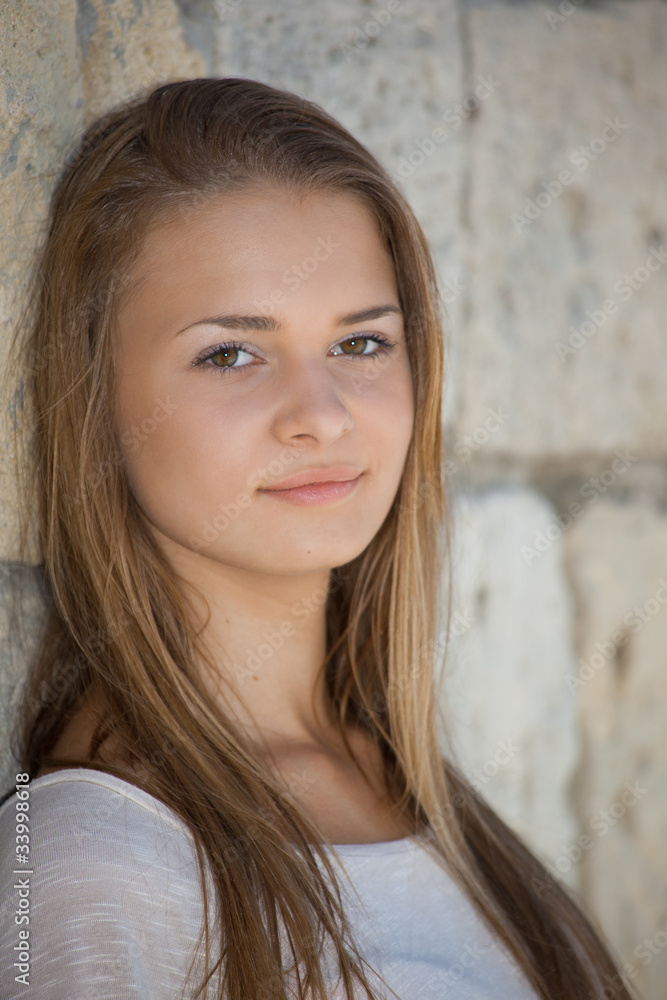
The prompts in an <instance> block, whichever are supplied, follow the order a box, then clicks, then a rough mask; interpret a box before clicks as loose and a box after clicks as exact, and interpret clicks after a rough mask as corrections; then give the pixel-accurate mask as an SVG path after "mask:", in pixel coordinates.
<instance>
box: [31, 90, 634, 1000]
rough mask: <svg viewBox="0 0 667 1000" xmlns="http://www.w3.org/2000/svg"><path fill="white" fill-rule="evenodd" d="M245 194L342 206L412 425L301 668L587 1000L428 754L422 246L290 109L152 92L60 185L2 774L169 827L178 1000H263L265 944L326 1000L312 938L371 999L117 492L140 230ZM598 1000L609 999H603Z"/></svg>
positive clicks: (308, 110)
mask: <svg viewBox="0 0 667 1000" xmlns="http://www.w3.org/2000/svg"><path fill="white" fill-rule="evenodd" d="M263 185H271V186H272V187H275V186H276V185H278V186H283V187H284V188H289V189H291V190H295V191H298V192H300V193H303V194H308V193H309V192H321V191H326V190H331V191H342V192H347V193H348V194H350V195H352V196H354V197H357V198H359V199H361V200H362V201H363V203H364V204H365V205H367V206H368V207H369V208H370V210H371V211H372V213H373V215H374V217H375V219H376V220H377V225H378V232H379V233H380V236H381V238H382V240H383V241H384V245H385V246H386V248H387V249H388V251H389V252H390V254H391V256H392V258H393V262H394V266H395V270H396V278H397V287H398V291H399V297H400V303H401V307H402V309H403V312H404V315H405V317H406V327H405V329H406V339H407V344H408V349H409V351H410V356H411V359H412V377H413V385H414V398H415V423H414V432H413V436H412V440H411V443H410V446H409V451H408V454H407V457H406V462H405V468H404V473H403V476H402V480H401V484H400V488H399V490H398V492H397V495H396V497H395V501H394V504H393V506H392V508H391V510H390V512H389V514H388V515H387V517H386V519H385V521H384V523H383V524H382V527H381V529H380V530H379V531H378V533H377V535H376V536H375V537H374V538H373V540H372V541H371V543H370V544H369V545H368V547H367V548H366V549H365V551H364V552H362V553H361V554H360V555H359V556H358V557H357V558H355V559H354V560H353V561H352V562H350V563H348V564H347V565H345V566H343V567H339V568H337V569H334V570H332V571H331V574H330V588H329V593H328V596H327V600H326V623H327V655H326V660H325V663H324V664H323V665H322V669H323V670H324V671H325V678H326V685H327V690H328V693H329V695H330V699H331V704H332V706H333V708H334V712H335V716H336V719H337V723H338V724H339V725H340V731H341V734H342V737H343V739H344V740H345V742H346V743H347V739H346V736H345V729H346V727H348V726H350V725H356V726H359V727H362V728H363V729H364V731H365V732H366V733H368V734H369V736H370V737H371V739H372V740H373V741H374V743H375V745H376V746H377V747H378V748H379V750H380V752H381V755H382V759H383V760H384V762H385V766H386V778H387V788H388V789H389V790H390V794H391V799H392V801H393V802H394V804H395V809H396V814H397V815H399V816H402V817H404V818H408V819H409V820H410V822H411V824H412V827H413V828H414V829H415V830H416V831H417V832H418V834H419V835H420V837H421V838H422V840H423V843H424V845H425V846H426V847H427V849H428V850H429V851H430V852H431V853H432V855H433V856H434V857H435V858H437V860H438V861H439V863H441V864H442V865H443V866H444V867H445V868H446V870H447V871H448V872H449V873H450V874H451V876H452V877H453V878H454V879H455V880H456V881H457V883H458V884H459V885H460V886H461V887H462V889H463V890H464V891H465V892H466V893H467V895H468V896H469V898H470V899H471V900H472V902H473V903H474V905H475V906H476V908H477V910H478V911H479V913H480V915H481V916H482V918H483V919H484V920H485V921H486V923H487V925H488V926H489V927H490V928H491V929H492V931H493V932H494V933H495V934H496V935H497V936H498V938H499V939H500V940H501V942H502V943H503V944H504V945H505V946H506V948H507V949H508V950H509V952H510V954H511V955H512V956H513V957H514V959H515V960H516V962H517V963H518V965H519V967H520V968H521V969H522V970H523V972H524V974H525V976H526V977H527V979H528V981H529V982H530V983H531V984H532V985H533V987H534V988H535V990H536V992H537V994H538V995H539V996H540V997H543V998H544V1000H547V998H548V1000H584V998H586V1000H588V998H589V997H600V998H602V997H603V996H604V993H603V991H604V989H605V988H606V985H605V980H612V979H615V980H616V981H617V982H618V981H619V979H618V968H617V966H616V964H615V962H614V961H613V959H612V958H611V957H610V953H609V950H608V946H607V945H605V944H604V943H603V939H602V936H601V932H600V931H599V929H596V928H595V927H594V926H593V922H592V918H590V917H587V916H585V915H584V912H583V909H582V907H581V904H577V903H576V902H575V901H574V899H573V897H572V896H571V895H570V894H569V893H568V892H567V891H566V890H565V889H564V888H563V887H562V886H561V885H559V884H557V883H556V882H555V881H554V880H553V879H551V878H550V877H549V874H548V872H547V871H546V869H545V867H544V866H543V865H542V864H541V863H540V862H539V861H538V860H537V859H536V858H535V857H534V856H533V854H532V853H531V851H530V850H529V849H528V848H527V846H526V845H525V844H524V843H523V842H522V841H521V840H520V838H519V837H518V836H517V835H516V834H515V833H514V832H512V830H510V829H509V828H508V826H507V825H506V824H505V823H503V822H502V821H501V820H500V819H499V817H498V816H497V815H496V814H495V813H494V812H493V811H492V809H491V808H490V807H489V806H488V805H487V804H486V803H485V802H484V801H483V800H482V798H481V797H480V796H479V795H478V794H477V793H476V792H475V791H474V789H473V788H472V787H471V785H470V784H469V783H468V781H467V780H466V779H465V778H464V777H463V775H462V773H461V769H460V768H459V767H458V766H456V765H455V763H454V761H453V760H451V759H449V758H448V757H447V758H446V757H445V756H443V753H442V750H441V746H440V742H439V737H438V726H439V718H438V712H437V709H436V706H437V705H438V697H439V692H438V690H437V684H436V677H435V673H434V669H433V667H434V662H433V659H434V658H433V652H434V647H435V644H436V633H437V630H438V628H439V626H440V624H441V623H440V621H439V614H440V612H441V610H442V609H443V608H445V607H446V611H447V614H446V622H447V626H448V625H449V623H450V613H451V568H450V567H451V561H450V559H449V551H450V541H451V517H450V513H449V512H450V507H451V504H450V503H449V501H448V498H447V488H446V484H445V482H444V479H443V455H442V451H443V444H442V439H441V430H440V427H441V395H442V385H443V376H444V369H445V360H446V358H445V341H444V337H443V325H444V319H445V311H444V306H443V304H442V301H441V299H440V295H439V291H438V288H437V281H436V277H435V271H434V266H433V262H432V259H431V255H430V251H429V248H428V245H427V241H426V238H425V236H424V234H423V231H422V229H421V228H420V226H419V223H418V222H417V220H416V218H415V216H414V214H413V212H412V211H411V209H410V207H409V205H408V204H407V202H406V201H405V199H404V198H403V197H402V195H401V193H400V192H399V191H398V189H397V188H396V187H395V185H394V184H392V182H391V179H390V178H389V176H388V174H387V173H386V171H385V170H384V169H383V168H382V167H381V165H380V164H379V163H378V162H377V160H376V159H375V158H374V157H373V156H372V155H371V153H370V152H369V151H368V150H367V149H365V148H364V146H363V145H361V144H360V143H359V142H358V141H357V140H356V139H354V137H353V136H351V135H350V134H349V133H348V132H347V131H346V130H345V129H344V128H343V127H342V126H341V125H340V124H339V123H338V122H336V121H335V120H334V119H333V118H332V117H330V116H329V115H328V114H327V113H326V112H324V111H323V110H322V109H321V108H319V107H318V106H317V105H315V104H313V103H311V102H309V101H307V100H304V99H302V98H300V97H298V96H296V95H295V94H292V93H288V92H284V91H281V90H278V89H275V88H273V87H270V86H267V85H265V84H263V83H260V82H257V81H253V80H249V79H242V78H224V79H198V80H185V81H179V82H174V83H167V84H165V85H162V86H159V87H157V88H156V89H154V90H153V91H152V92H151V93H149V94H147V95H141V96H139V97H137V98H134V99H133V100H131V101H129V102H126V103H125V104H123V105H122V106H120V107H117V108H115V109H113V110H112V111H110V112H108V113H107V114H105V115H103V116H102V117H101V118H99V119H97V120H96V121H95V122H94V123H93V124H92V125H90V126H89V128H88V129H87V131H86V132H85V134H84V135H83V137H82V139H81V142H80V145H79V147H78V149H77V151H76V153H75V155H74V156H73V157H72V159H71V161H70V162H69V163H67V165H66V166H65V167H64V169H63V171H62V173H61V176H60V178H59V181H58V183H57V185H56V188H55V191H54V194H53V198H52V203H51V208H50V214H49V220H48V232H47V233H46V236H45V239H44V241H43V245H42V248H41V251H40V254H39V256H38V259H37V261H36V265H35V270H34V275H33V279H32V284H31V291H30V296H29V299H28V302H29V305H28V307H27V309H26V312H25V314H24V316H23V318H22V320H21V322H20V323H19V328H18V331H17V337H16V339H15V350H16V359H17V364H18V365H19V368H20V371H21V373H22V375H21V377H22V380H23V388H24V394H23V395H24V404H23V418H24V421H25V426H26V427H27V432H26V434H25V435H24V439H25V441H26V442H27V446H26V448H25V449H24V454H22V455H21V456H20V457H19V464H20V470H21V480H20V482H21V484H22V485H21V494H22V496H24V497H27V498H28V501H27V504H26V506H25V509H24V511H23V521H22V523H23V528H22V539H23V541H22V551H23V552H25V550H26V549H27V546H28V537H29V533H30V528H29V522H30V518H31V516H33V518H34V511H33V510H31V505H32V504H34V503H36V505H37V524H38V535H39V545H40V549H41V556H42V558H43V567H44V578H45V581H46V588H47V595H48V609H49V610H48V618H47V622H46V626H45V630H44V633H43V636H42V637H41V640H40V643H39V647H38V649H37V652H36V654H35V656H34V658H33V660H32V662H31V665H30V669H29V673H28V677H27V682H26V685H25V689H24V694H23V700H22V703H21V706H20V716H19V718H18V720H17V725H16V727H15V732H14V733H13V734H12V749H13V752H14V755H15V757H16V759H17V760H18V761H19V762H20V767H21V769H22V770H23V771H25V772H27V773H28V774H29V775H30V776H31V777H32V776H34V775H35V774H36V773H37V771H38V770H39V769H40V768H41V767H45V766H57V767H66V766H78V767H91V768H97V769H99V770H102V771H106V772H108V773H110V774H115V775H117V776H118V777H120V778H124V779H125V780H127V781H130V782H131V783H133V784H135V785H137V786H138V787H141V788H143V789H144V790H145V791H147V792H148V793H149V794H151V795H153V796H156V797H157V798H158V799H160V800H162V801H163V802H164V803H166V805H167V806H169V807H170V808H171V809H173V810H174V812H175V813H177V814H178V815H179V816H180V817H182V819H183V820H184V821H185V822H186V823H187V825H188V826H189V828H190V830H191V831H192V835H193V838H194V844H195V847H196V852H197V857H198V860H199V868H200V875H201V879H202V890H203V893H204V900H205V910H206V914H207V917H209V914H208V906H209V904H208V899H209V896H210V893H209V892H207V874H206V873H207V869H208V871H209V872H210V875H211V878H212V882H211V883H209V888H210V885H212V886H213V889H214V900H213V902H214V903H215V904H216V915H217V919H218V920H219V921H220V923H219V924H218V923H214V922H213V916H210V917H209V919H207V920H205V922H204V927H203V940H204V944H205V949H204V950H205V960H204V961H205V969H204V973H203V975H201V976H200V980H201V981H199V982H198V989H197V992H196V994H193V995H196V996H200V995H205V996H208V995H209V989H210V988H212V987H214V988H215V996H217V997H219V998H223V997H228V998H232V1000H247V998H248V997H253V998H255V997H263V998H273V997H275V998H285V997H287V995H288V994H287V992H286V985H285V975H286V969H285V968H284V966H283V964H282V952H281V947H282V946H281V940H282V941H283V942H284V940H285V938H284V936H283V937H282V938H281V934H282V931H281V928H282V930H284V931H285V932H286V935H287V940H288V941H289V945H290V950H291V956H292V959H293V963H292V965H291V968H290V969H289V970H287V971H289V972H290V973H292V972H294V974H295V975H296V982H297V994H296V995H297V996H298V997H299V998H304V1000H305V998H306V997H311V996H312V997H314V998H325V997H326V995H327V994H326V982H325V979H324V977H323V973H322V968H321V962H320V959H321V951H320V949H321V946H322V943H323V941H324V940H326V941H327V942H328V945H329V946H332V947H333V952H334V954H335V956H336V958H337V961H338V963H339V965H338V968H339V970H340V973H341V976H342V980H343V983H344V987H345V991H346V997H348V998H350V997H352V996H353V992H352V990H353V984H354V981H355V980H358V981H359V982H361V983H362V985H363V987H364V989H365V991H366V995H367V996H369V997H374V996H376V994H375V993H374V992H373V987H372V985H371V984H370V983H369V982H368V981H367V977H366V972H365V970H364V963H363V961H362V960H361V956H360V954H359V952H358V951H357V950H356V946H355V944H354V940H353V935H352V932H351V928H350V926H349V925H348V923H347V918H346V914H345V909H344V906H343V905H342V897H341V895H340V891H339V886H338V883H337V881H336V872H335V870H334V868H333V866H332V863H331V860H330V858H329V857H328V855H327V852H326V850H325V844H324V843H323V841H324V838H323V837H322V836H321V834H320V831H319V830H318V829H317V827H316V825H315V824H314V822H313V821H311V820H309V819H308V818H307V816H305V815H304V813H303V812H302V811H301V810H300V808H299V806H298V803H297V801H296V799H295V798H294V797H293V796H292V795H291V794H290V792H289V790H288V789H287V788H286V787H284V786H283V785H282V784H281V783H280V782H279V781H278V780H277V779H276V778H275V777H274V776H272V774H271V773H270V772H269V770H268V769H267V768H266V766H265V765H264V764H263V763H262V761H261V760H259V759H258V757H257V756H256V754H255V753H254V752H253V750H252V748H251V747H250V746H249V745H248V743H247V741H246V740H245V739H244V736H243V733H242V732H241V731H240V730H239V728H238V727H236V726H235V725H234V723H233V721H232V719H231V718H229V717H227V715H226V714H225V712H224V711H223V709H222V708H221V706H220V704H219V703H218V702H216V701H214V700H213V699H212V697H211V695H210V694H209V693H208V692H207V690H206V688H205V687H204V685H203V683H202V680H201V677H200V676H199V674H198V672H197V670H195V667H194V663H195V654H196V652H197V651H199V652H200V654H201V651H200V650H199V647H198V638H197V635H196V633H195V631H194V628H193V625H192V623H191V621H190V620H189V616H188V610H187V607H186V604H185V602H184V596H183V592H182V591H181V590H180V589H179V587H178V584H177V583H176V582H175V580H174V574H173V571H172V569H171V567H170V566H169V565H168V563H167V561H166V558H165V557H164V555H163V554H162V553H161V552H160V550H159V549H158V547H157V546H156V544H155V542H154V541H153V539H152V537H151V535H150V533H149V532H148V530H147V528H146V526H145V523H144V521H143V519H142V516H141V512H140V511H139V509H138V506H137V503H136V501H135V499H134V497H133V495H132V493H131V492H130V489H129V487H128V483H127V479H126V476H125V470H124V465H123V460H122V454H123V452H122V448H121V443H120V441H119V440H118V437H117V432H116V429H115V425H114V420H113V419H112V414H113V399H114V373H113V364H112V358H113V338H114V319H115V315H116V311H117V307H118V303H119V301H120V297H121V295H122V294H123V290H124V289H125V288H126V287H127V281H128V279H130V276H131V274H132V267H133V264H134V262H135V261H136V259H137V255H138V253H139V251H140V249H141V245H142V237H143V236H144V235H145V233H146V232H147V229H148V227H149V226H153V225H158V224H160V222H161V220H163V219H167V218H173V217H174V216H178V213H180V212H187V211H189V210H190V209H191V208H192V207H193V206H202V205H205V203H206V201H207V199H208V198H210V197H212V196H214V195H219V194H221V193H224V192H229V191H232V190H234V189H248V188H251V187H257V188H259V187H261V186H263ZM18 440H19V442H20V440H21V439H20V438H19V439H18ZM444 571H448V572H449V577H447V575H446V572H444ZM447 580H449V584H450V585H449V586H448V587H445V585H444V583H443V581H445V582H447ZM91 692H94V693H97V694H98V695H99V696H100V698H101V699H102V701H103V703H104V704H105V705H106V706H107V708H108V711H107V713H106V715H105V718H104V722H103V723H100V725H99V727H98V729H97V731H96V733H95V735H94V738H93V740H92V741H91V745H90V749H89V754H88V756H85V757H81V758H77V759H76V760H73V759H71V758H69V759H67V760H64V759H62V758H58V757H56V756H54V755H53V754H52V753H51V751H52V749H53V747H54V745H55V742H56V741H57V739H58V736H59V734H60V733H61V732H62V730H63V728H64V725H65V723H66V721H67V719H68V718H69V717H70V716H71V714H72V712H73V711H74V709H75V708H76V706H77V705H78V704H80V702H81V699H82V698H83V696H84V695H86V694H88V693H91ZM112 735H114V736H116V737H118V741H119V743H120V744H122V745H123V746H125V747H127V748H128V749H127V753H126V755H125V756H124V757H123V759H120V758H115V759H114V760H111V759H105V758H104V755H103V749H102V748H103V744H104V742H105V741H106V740H107V739H108V738H109V737H111V736H112ZM349 749H350V752H351V753H352V748H351V747H350V748H349ZM362 773H363V771H362ZM318 859H319V861H320V862H321V864H322V868H323V870H320V868H319V867H318V863H317V862H318ZM214 927H215V939H214V944H216V949H217V952H216V953H217V955H218V958H217V961H215V962H212V961H211V939H212V937H213V933H212V929H213V928H214ZM201 941H202V938H200V944H201ZM193 968H194V961H193V964H192V966H191V968H190V972H192V971H193ZM216 972H217V973H218V980H217V985H215V980H214V975H215V974H216ZM615 996H616V997H617V998H619V1000H629V998H630V993H629V992H628V991H627V990H626V989H625V987H624V986H623V985H622V984H621V985H620V986H618V987H617V988H616V991H615Z"/></svg>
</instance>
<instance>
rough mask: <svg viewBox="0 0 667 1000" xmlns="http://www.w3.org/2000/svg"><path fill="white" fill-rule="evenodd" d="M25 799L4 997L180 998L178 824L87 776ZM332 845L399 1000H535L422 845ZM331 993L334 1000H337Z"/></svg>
mask: <svg viewBox="0 0 667 1000" xmlns="http://www.w3.org/2000/svg"><path fill="white" fill-rule="evenodd" d="M27 787H28V788H29V791H30V797H29V800H28V801H29V803H30V810H29V816H30V819H29V827H30V841H29V846H30V853H29V864H21V863H20V862H17V861H16V857H17V855H16V853H15V845H16V837H17V830H16V809H15V807H16V804H17V797H16V795H15V794H13V795H12V796H11V797H10V798H9V799H7V801H6V802H5V803H4V804H3V805H2V807H0V959H1V961H0V996H1V997H2V998H3V1000H15V998H17V997H22V998H27V1000H131V998H132V1000H133V998H142V1000H180V998H181V997H182V990H183V984H184V983H185V977H186V972H187V969H188V966H189V962H190V960H191V958H192V957H193V955H194V948H195V944H196V941H197V936H198V934H199V931H200V929H201V927H202V926H203V923H202V920H203V897H202V895H201V890H200V884H199V870H198V865H197V859H196V854H195V849H194V844H193V839H192V835H191V834H190V831H189V829H188V827H187V826H186V824H185V823H184V822H183V821H182V820H181V819H180V817H178V816H177V815H176V814H175V813H174V812H173V811H172V810H171V809H169V808H168V807H167V806H165V805H164V804H163V803H162V802H160V801H159V800H158V799H156V798H154V797H153V796H151V795H148V794H147V793H146V792H144V791H143V790H141V789H140V788H137V787H136V786H134V785H132V784H129V783H128V782H126V781H123V780H121V779H120V778H116V777H114V776H113V775H109V774H105V773H103V772H101V771H96V770H92V769H89V768H72V769H67V770H62V771H54V772H52V773H51V774H46V775H44V776H43V777H41V778H37V779H35V780H34V781H33V782H32V783H31V784H30V785H29V786H27ZM19 843H25V841H22V840H21V838H20V835H19ZM334 846H335V848H336V851H337V852H338V853H339V855H340V858H341V860H342V862H343V863H344V866H345V870H346V872H347V874H348V875H349V876H350V879H351V883H352V884H353V886H354V889H356V892H357V893H358V896H356V895H355V892H354V890H353V889H352V885H351V884H350V883H348V882H347V881H346V880H345V878H342V879H341V880H340V883H341V889H342V891H343V893H344V899H345V905H346V907H349V909H348V913H349V914H350V917H351V920H352V926H353V929H354V932H355V941H356V943H357V946H358V947H359V949H360V951H361V953H362V955H363V956H364V958H366V959H367V960H368V961H369V962H370V963H371V964H372V965H373V966H374V967H375V969H377V970H378V971H379V972H380V973H381V974H382V975H383V976H384V978H385V979H386V981H387V983H388V984H389V985H390V986H391V987H392V989H394V990H395V991H396V993H397V994H398V996H399V997H400V998H401V1000H443V998H445V997H450V996H451V997H455V998H456V1000H536V994H535V992H534V991H533V990H532V989H531V988H530V986H529V985H528V984H527V982H526V980H525V978H524V976H523V974H522V973H521V972H520V971H519V969H518V968H517V966H516V963H515V962H514V960H513V959H512V958H511V957H510V956H509V954H508V953H507V952H506V951H505V950H504V948H503V947H502V945H500V943H499V942H497V941H496V939H495V938H494V937H493V936H492V935H491V934H490V932H489V931H488V930H487V929H486V926H485V925H484V924H483V923H482V922H481V921H480V919H479V918H478V916H477V914H476V912H475V911H474V909H473V907H472V904H471V903H469V902H468V900H467V898H466V897H465V896H464V894H463V893H462V892H461V891H460V890H459V889H458V887H457V886H456V884H455V883H454V882H453V881H452V879H451V878H450V877H449V876H448V875H447V873H446V872H445V871H444V869H443V868H441V867H440V865H439V864H438V863H437V862H436V861H435V860H434V859H433V858H432V857H431V856H430V855H429V853H428V852H427V850H426V848H424V846H423V844H420V843H418V841H417V840H415V839H414V838H412V837H405V838H404V839H402V840H394V841H383V842H381V843H371V844H342V845H334ZM16 872H18V874H15V873H16ZM341 874H344V872H343V871H341ZM207 877H208V878H209V879H210V874H209V873H208V872H207ZM208 884H209V886H210V891H211V892H212V891H213V887H212V884H211V883H210V882H209V883H208ZM210 905H211V904H210ZM211 912H212V911H211ZM26 914H27V916H29V922H27V921H25V920H24V916H25V915H26ZM26 931H27V932H28V936H27V938H26ZM215 940H216V939H215V937H213V938H212V939H211V941H212V946H213V952H212V953H213V956H214V960H215V959H217V957H218V956H219V954H220V952H219V948H218V949H216V946H215ZM288 957H289V958H291V954H290V955H289V956H288ZM201 962H202V964H200V965H199V966H197V972H198V971H199V970H200V969H202V970H203V957H202V960H201ZM324 964H325V968H326V961H325V963H324ZM367 971H368V970H367ZM16 977H19V979H20V978H21V977H23V981H16ZM369 979H370V982H371V984H372V985H373V986H374V987H375V986H377V987H379V988H380V989H379V995H380V996H386V997H391V993H388V992H387V991H386V988H382V987H381V981H380V980H379V979H376V978H375V977H374V976H373V975H372V974H371V973H369ZM26 982H27V983H28V985H26ZM194 982H195V980H193V979H191V980H189V983H188V985H189V986H190V987H192V985H193V984H194ZM213 982H214V983H216V982H217V979H216V978H215V977H214V980H213ZM334 982H335V978H334V980H333V981H331V984H332V993H331V996H332V1000H333V998H336V1000H338V998H343V997H344V996H345V993H344V990H343V988H342V986H340V985H339V987H338V989H333V983H334ZM356 989H358V990H359V991H360V992H359V996H360V997H361V996H365V993H364V991H363V990H361V987H360V986H358V985H356ZM192 992H193V991H192ZM209 995H215V994H214V993H211V994H209ZM185 996H186V997H190V996H191V992H190V991H188V992H186V993H185Z"/></svg>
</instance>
